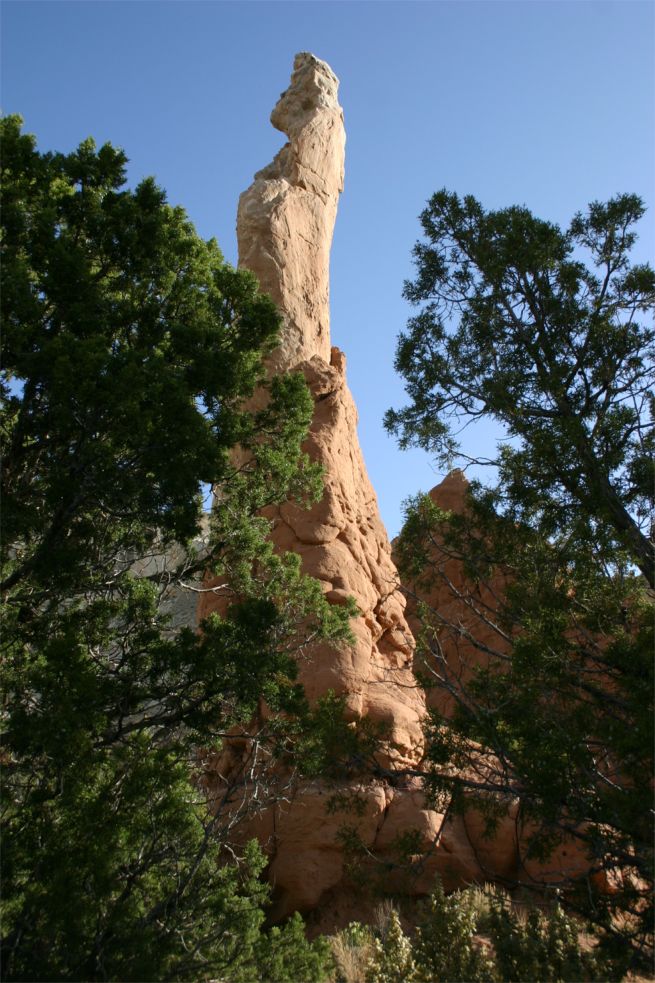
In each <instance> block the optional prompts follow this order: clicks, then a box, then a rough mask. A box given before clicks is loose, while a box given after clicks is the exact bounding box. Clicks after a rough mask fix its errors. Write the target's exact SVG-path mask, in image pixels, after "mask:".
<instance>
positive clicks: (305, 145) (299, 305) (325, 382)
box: [198, 53, 568, 929]
mask: <svg viewBox="0 0 655 983" xmlns="http://www.w3.org/2000/svg"><path fill="white" fill-rule="evenodd" d="M337 89H338V81H337V79H336V77H335V75H334V74H333V72H332V71H331V69H330V68H329V67H328V66H327V65H326V64H325V63H324V62H322V61H319V59H317V58H315V57H314V56H313V55H311V54H308V53H302V54H299V55H297V56H296V59H295V62H294V71H293V75H292V78H291V85H290V87H289V88H288V89H287V91H286V92H284V93H283V94H282V96H281V97H280V100H279V102H278V104H277V106H276V107H275V109H274V110H273V113H272V115H271V121H272V123H273V125H274V126H276V127H277V128H278V129H281V130H282V131H283V132H284V133H286V134H287V136H288V137H289V142H288V143H287V144H286V145H285V146H284V147H283V148H282V150H280V152H279V153H278V154H277V155H276V157H275V158H274V160H273V161H272V163H271V164H269V165H268V167H265V168H264V169H263V170H261V171H259V172H258V173H257V174H256V175H255V180H254V182H253V184H252V185H251V186H250V188H248V190H247V191H245V192H244V193H243V194H242V196H241V199H240V201H239V211H238V220H237V234H238V242H239V265H240V266H241V267H246V268H248V269H250V270H252V271H253V272H254V273H255V274H256V275H257V277H258V278H259V282H260V284H261V287H262V289H263V290H265V291H267V292H268V293H270V294H271V295H272V297H273V298H274V300H275V301H276V303H277V305H278V307H279V309H280V311H281V313H282V315H283V318H284V330H283V337H282V340H281V344H280V346H279V348H278V349H277V350H276V351H275V352H274V353H273V355H272V356H271V358H270V361H269V367H270V370H271V371H278V370H283V371H284V370H296V371H302V372H303V374H304V376H305V379H306V380H307V383H308V385H309V388H310V391H311V393H312V396H313V398H314V415H313V419H312V423H311V428H310V432H309V435H308V438H307V441H306V444H305V450H306V451H307V453H308V454H309V456H310V457H311V458H312V459H313V460H315V461H319V462H320V463H321V465H322V467H323V471H324V482H325V493H324V495H323V498H322V499H321V501H320V502H319V503H317V504H316V505H314V506H313V508H311V509H309V510H306V509H301V508H299V507H297V506H295V505H293V504H290V503H287V504H284V505H282V506H280V507H276V508H274V509H273V510H271V511H269V512H268V513H267V514H268V516H269V517H270V518H271V519H272V523H273V531H272V539H273V541H274V542H275V544H276V545H277V546H278V547H279V549H280V550H293V551H295V552H297V553H298V554H299V555H300V556H301V558H302V567H303V570H304V572H305V573H307V574H309V575H311V576H312V577H315V578H316V579H317V580H319V581H320V583H321V585H322V587H323V590H324V592H325V595H326V597H327V598H328V600H329V601H330V602H331V603H333V604H344V603H345V602H346V600H347V598H348V597H352V598H354V599H355V601H356V604H357V608H358V616H357V617H356V618H354V619H353V621H352V631H353V635H354V637H355V642H354V644H353V645H350V644H340V645H328V644H320V645H315V646H314V647H313V649H312V650H310V652H309V654H308V657H307V659H306V660H305V661H303V663H302V664H301V665H300V680H301V682H302V683H303V684H304V686H305V690H306V693H307V695H308V697H309V699H310V700H315V699H317V698H319V697H320V696H322V695H324V694H325V693H326V692H327V691H328V690H333V691H335V692H336V693H337V694H340V695H343V696H344V697H345V701H346V707H347V713H348V715H349V717H350V718H352V719H353V720H354V719H356V718H359V717H363V716H368V717H369V718H371V719H372V720H373V721H376V722H384V724H385V725H387V728H388V733H389V739H390V740H389V749H388V752H387V754H386V756H381V757H380V766H381V770H380V773H381V774H385V775H386V774H389V778H388V779H386V778H379V779H367V780H365V781H362V779H361V778H353V780H352V782H350V783H349V782H346V781H344V784H343V787H342V788H341V790H340V791H342V792H343V793H344V794H346V795H347V794H349V793H350V794H352V795H355V796H356V797H357V798H358V800H359V801H360V804H361V811H360V813H358V814H356V815H354V814H352V813H348V812H345V813H344V812H337V813H333V812H332V811H331V810H330V809H328V808H327V802H328V799H329V798H330V793H331V792H332V791H333V789H332V788H327V787H326V786H325V785H324V784H322V783H321V782H304V783H301V784H300V785H299V786H298V785H296V786H295V787H294V789H293V790H291V789H287V790H286V794H285V796H284V799H281V800H280V801H278V802H277V803H276V804H275V805H273V806H268V807H266V808H264V809H263V810H262V811H260V812H259V814H258V815H257V816H256V817H255V818H254V819H252V820H251V821H249V822H246V823H245V824H242V827H241V831H240V835H241V837H242V838H244V839H247V838H249V837H251V836H257V837H258V838H259V839H260V842H261V843H262V845H263V847H264V849H265V850H266V851H267V852H268V854H269V856H270V858H271V862H270V868H269V873H270V878H271V881H272V883H273V884H274V885H275V891H276V897H277V899H278V904H277V910H276V915H277V917H283V916H284V915H286V914H288V913H290V912H291V911H293V910H301V911H305V912H306V911H309V910H315V909H317V908H318V909H320V912H319V914H321V917H323V916H324V915H326V912H327V911H328V909H331V910H332V911H333V912H334V913H336V912H339V911H341V912H342V915H343V917H344V918H346V919H347V918H348V915H347V914H346V913H347V912H351V911H352V909H351V904H350V902H351V900H352V898H351V895H352V892H351V890H350V887H349V885H348V882H347V879H345V878H344V861H345V855H344V849H343V842H342V840H341V839H340V838H339V835H338V834H339V830H340V829H341V827H342V826H343V825H344V824H347V825H349V826H351V827H354V828H356V831H357V835H358V837H359V841H360V843H361V845H362V847H364V848H365V850H367V851H369V852H370V855H371V856H373V857H375V858H376V859H377V860H382V861H385V860H387V861H388V860H390V859H394V858H396V857H397V852H396V849H397V841H398V838H399V837H402V836H403V835H404V834H407V833H408V832H409V831H412V832H413V835H414V843H415V847H414V848H415V850H416V854H415V857H414V858H410V859H414V860H415V871H414V876H413V878H412V879H411V881H409V882H407V880H403V881H402V882H399V883H398V885H397V887H398V889H400V890H403V891H405V892H407V891H410V892H413V893H415V894H422V893H427V892H429V891H430V890H431V889H432V886H433V884H434V878H435V876H436V875H437V874H439V875H440V876H441V878H442V880H443V882H444V886H445V888H446V890H452V889H454V888H456V887H462V886H465V885H467V884H470V883H472V882H475V881H478V882H484V881H485V880H489V879H492V878H493V877H494V876H498V877H501V878H507V879H511V878H513V877H514V876H515V875H516V873H517V871H518V869H519V867H520V866H521V859H520V848H519V844H520V830H519V829H518V826H517V823H518V806H517V805H516V804H512V807H511V809H510V811H509V813H508V816H507V819H506V821H505V820H504V821H502V822H501V823H499V826H498V831H497V835H496V837H495V838H494V840H493V841H490V840H489V839H487V838H485V835H484V832H485V824H484V821H483V819H482V817H480V816H479V815H478V814H476V813H475V812H474V811H468V812H467V813H466V814H465V816H456V815H450V814H449V810H448V808H447V806H444V807H443V808H444V812H443V813H442V812H438V811H436V810H435V809H433V808H430V807H429V805H428V804H427V803H426V800H425V796H424V795H423V792H422V789H421V783H420V780H419V779H417V778H415V777H407V776H404V777H403V776H402V775H398V774H397V772H398V771H400V772H402V770H403V769H405V768H408V769H410V770H411V769H412V768H414V767H415V766H416V765H418V764H420V761H421V758H422V755H423V740H422V725H423V723H424V720H425V716H426V697H425V693H424V692H423V690H422V689H421V687H419V686H418V684H417V681H416V677H415V675H414V667H413V659H414V648H415V646H414V639H413V635H412V631H411V628H410V625H409V624H408V621H407V619H406V615H405V597H404V594H403V593H402V592H401V591H400V589H399V578H398V572H397V570H396V567H395V565H394V562H393V560H392V556H391V547H390V544H389V540H388V538H387V534H386V532H385V529H384V527H383V525H382V522H381V519H380V515H379V511H378V506H377V500H376V497H375V493H374V491H373V488H372V486H371V483H370V481H369V479H368V476H367V473H366V467H365V464H364V461H363V458H362V453H361V449H360V446H359V440H358V437H357V411H356V408H355V404H354V402H353V398H352V396H351V394H350V391H349V389H348V386H347V383H346V372H345V356H344V355H343V353H342V352H340V351H339V350H338V349H336V348H332V347H331V344H330V332H329V253H330V245H331V242H332V232H333V228H334V221H335V217H336V209H337V202H338V197H339V194H340V192H341V189H342V186H343V163H344V146H345V134H344V128H343V113H342V110H341V107H340V106H339V103H338V101H337ZM255 398H257V397H255ZM465 489H466V482H465V480H464V479H463V476H462V475H461V474H458V473H455V474H453V475H451V476H449V478H447V479H446V481H445V482H444V483H443V484H442V485H441V486H440V487H438V488H437V489H435V490H433V492H432V493H431V494H432V495H433V498H434V499H435V501H437V503H438V504H439V505H441V506H442V507H443V508H446V509H450V508H452V509H454V510H459V509H461V508H462V507H463V502H464V494H465ZM449 575H450V576H451V579H452V580H453V581H454V582H455V583H458V582H459V581H458V578H459V579H460V580H461V577H462V570H461V564H458V563H457V562H455V561H453V565H452V567H450V568H449ZM208 585H209V586H211V582H208ZM435 590H436V588H435ZM429 599H430V600H431V601H432V602H433V603H434V604H435V605H436V606H438V607H441V610H442V612H443V613H444V615H445V616H446V617H451V616H452V618H453V619H454V621H455V622H456V620H457V616H458V615H459V614H460V613H461V612H459V611H458V609H457V604H460V602H459V601H455V602H453V598H452V596H446V594H443V595H441V594H437V593H435V594H434V596H431V597H430V598H429ZM453 603H455V608H451V607H448V605H452V604H453ZM220 605H221V600H220V598H219V597H217V596H215V595H213V594H212V593H205V594H203V595H201V600H200V604H199V609H198V617H199V619H202V618H204V617H206V616H207V615H208V614H209V613H211V611H213V610H216V609H220ZM410 615H412V617H413V613H412V611H411V606H410ZM445 643H446V647H447V650H448V652H447V657H448V659H449V660H451V665H452V666H455V665H457V664H461V667H462V670H461V671H462V672H463V673H464V674H466V673H467V672H468V671H469V669H470V667H471V665H472V664H473V662H472V660H473V659H474V658H476V659H479V653H477V652H474V651H473V650H472V649H471V651H469V650H468V649H467V648H466V645H465V640H463V639H462V638H461V637H453V639H451V640H447V639H445ZM429 700H430V704H431V705H432V706H435V707H437V708H439V709H440V710H442V712H444V713H446V714H447V713H448V711H449V704H448V700H449V697H448V696H447V694H445V693H444V692H443V691H441V693H439V691H436V690H432V691H430V696H429ZM248 753H249V752H248V748H247V741H246V742H244V745H243V747H242V748H240V747H239V742H238V740H236V741H234V742H233V747H232V749H231V751H230V752H227V753H226V754H225V755H224V757H223V758H222V759H221V760H219V761H217V762H214V763H213V764H212V762H209V763H207V765H206V775H207V788H208V790H209V789H210V788H213V789H214V791H213V793H212V794H217V792H216V789H219V790H220V783H221V781H223V776H224V775H225V774H226V772H227V771H229V769H230V768H237V769H238V767H239V766H240V765H239V762H240V760H241V759H240V755H241V758H244V756H246V757H247V754H248ZM242 765H243V761H241V766H242ZM385 768H386V769H388V771H387V772H385V771H384V769H385ZM394 769H395V770H396V773H395V774H394ZM242 792H243V801H244V802H245V801H246V799H247V798H248V795H249V794H250V792H251V790H249V786H248V784H247V782H246V783H245V784H244V786H243V789H242ZM567 861H568V858H567ZM392 877H395V874H393V875H392ZM392 877H390V879H389V882H388V883H387V885H386V887H387V889H393V888H394V883H395V882H393V881H392ZM350 917H352V913H351V915H350ZM339 918H340V916H337V915H336V914H335V915H334V917H331V916H330V915H329V912H328V913H327V921H325V918H324V921H323V928H324V929H325V928H326V927H328V926H330V925H331V926H332V927H334V925H337V924H339Z"/></svg>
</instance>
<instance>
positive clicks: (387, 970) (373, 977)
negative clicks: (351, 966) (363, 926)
mask: <svg viewBox="0 0 655 983" xmlns="http://www.w3.org/2000/svg"><path fill="white" fill-rule="evenodd" d="M417 979H418V976H417V975H416V966H415V964H414V959H413V958H412V943H411V941H410V940H409V939H408V938H407V936H406V935H405V933H404V932H403V930H402V926H401V924H400V918H399V917H398V913H397V912H396V911H392V912H391V917H390V919H389V925H388V927H387V931H386V933H385V936H384V938H383V939H376V940H375V943H374V949H373V956H372V957H371V960H370V963H369V966H368V970H367V973H366V981H367V983H405V981H407V983H411V981H414V980H417Z"/></svg>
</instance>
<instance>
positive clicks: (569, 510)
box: [387, 191, 655, 958]
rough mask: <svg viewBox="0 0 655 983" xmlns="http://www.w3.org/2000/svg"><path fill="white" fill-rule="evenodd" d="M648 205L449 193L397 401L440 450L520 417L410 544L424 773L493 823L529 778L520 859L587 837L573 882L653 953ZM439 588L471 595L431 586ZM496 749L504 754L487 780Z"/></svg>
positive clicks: (406, 427) (420, 274)
mask: <svg viewBox="0 0 655 983" xmlns="http://www.w3.org/2000/svg"><path fill="white" fill-rule="evenodd" d="M642 214H643V206H642V204H641V202H640V201H639V199H637V198H636V197H635V196H631V195H622V196H619V197H617V198H615V199H613V200H612V201H610V202H608V203H607V204H605V205H600V204H598V203H596V204H593V205H591V206H590V208H589V210H588V212H587V214H586V215H584V216H583V215H578V216H576V217H575V218H574V220H573V221H572V223H571V225H570V227H569V229H568V230H567V231H561V230H560V229H559V228H557V227H556V226H553V225H552V224H549V223H547V222H542V221H540V220H538V219H536V218H534V217H533V216H532V215H531V214H530V212H528V211H527V210H526V209H524V208H510V209H505V210H503V211H499V212H485V211H484V210H483V209H482V207H481V206H480V205H479V203H478V202H476V201H475V200H474V199H472V198H466V199H464V200H463V201H462V200H460V199H459V198H458V197H457V196H456V195H452V194H448V193H447V192H445V191H442V192H440V193H439V194H437V195H435V196H434V197H433V198H432V199H431V201H430V203H429V206H428V208H427V209H426V211H425V212H424V214H423V216H422V224H423V228H424V231H425V234H426V242H424V243H420V244H418V245H417V247H416V249H415V257H416V260H417V278H416V280H415V282H414V283H411V284H407V285H406V291H405V292H406V296H407V297H408V298H409V299H410V300H411V301H412V302H414V303H416V304H422V305H423V306H422V308H421V311H420V313H419V314H418V315H417V316H416V317H415V318H413V319H412V320H411V321H410V324H409V331H408V333H407V334H405V335H402V336H401V338H400V342H399V346H398V355H397V367H398V369H399V371H401V372H402V374H403V375H404V376H405V379H406V380H407V388H408V392H409V395H410V397H411V400H412V402H411V405H410V406H409V407H407V408H406V409H404V410H401V411H400V412H390V413H389V415H388V418H387V423H388V425H389V426H390V427H391V428H392V429H395V430H396V432H398V433H399V435H400V439H401V443H402V444H409V443H416V444H419V445H420V446H423V447H425V448H427V449H429V450H431V451H433V452H435V453H436V454H437V456H438V458H439V460H440V461H442V463H443V462H446V461H449V460H450V459H451V457H452V455H454V454H455V453H456V452H457V446H456V443H455V440H454V437H453V431H454V430H455V428H456V427H457V428H460V427H461V426H462V425H463V424H465V423H467V422H471V421H472V420H475V419H480V418H484V419H487V420H490V421H495V423H496V424H499V425H501V426H502V427H504V429H505V433H506V438H507V439H506V442H504V443H501V445H500V446H499V448H498V454H497V456H496V457H495V459H493V461H491V462H490V463H492V464H494V465H495V468H496V471H495V474H496V479H497V480H496V483H495V485H494V486H493V487H484V486H483V485H482V484H480V483H477V482H473V483H472V484H471V486H470V489H469V493H468V497H467V501H466V503H465V510H464V511H463V512H462V513H461V514H455V513H447V512H444V511H442V510H440V509H438V508H437V507H436V506H435V504H434V503H433V502H432V501H431V499H430V498H429V497H428V496H419V497H417V498H416V499H415V500H413V501H411V502H410V503H409V504H408V508H407V518H406V523H405V526H404V529H403V532H402V534H401V537H400V540H399V543H398V556H399V559H400V567H401V571H402V573H403V574H404V575H405V577H406V578H408V579H409V580H410V581H411V582H412V583H413V585H414V589H415V592H416V594H417V597H418V599H419V601H420V599H421V598H423V599H424V601H423V602H422V603H419V608H418V610H419V614H420V616H421V618H422V621H423V634H422V638H421V639H420V647H421V649H422V652H423V656H424V660H425V680H426V682H427V683H428V684H431V685H434V686H439V687H442V688H443V689H444V690H445V691H447V693H448V694H449V699H450V700H451V701H452V702H453V703H454V710H453V711H452V713H451V712H449V713H448V716H447V718H443V717H440V716H439V715H438V714H436V713H435V714H434V715H433V719H432V723H431V726H430V728H429V732H428V759H429V761H430V774H429V776H428V779H427V783H428V787H429V789H430V791H431V793H432V794H433V796H435V797H439V796H441V797H443V796H444V795H447V796H451V795H452V796H454V798H453V803H452V807H453V808H454V809H455V810H457V809H463V808H465V806H466V805H467V804H468V805H471V804H475V805H476V806H477V807H478V808H479V809H480V810H481V811H482V812H483V814H484V815H485V816H486V818H487V820H488V830H489V832H490V833H491V832H493V828H494V826H495V824H496V823H497V822H498V820H499V818H500V817H501V816H502V814H503V812H504V811H505V807H506V805H507V803H508V802H510V801H512V800H516V799H517V798H519V799H520V801H521V814H520V817H519V822H520V823H521V826H522V829H523V830H524V841H525V842H526V844H527V858H526V859H529V858H541V859H546V858H548V857H549V856H551V855H552V853H553V850H555V849H558V848H566V849H569V850H570V849H571V848H573V849H574V852H575V851H576V850H577V852H579V854H580V856H581V857H586V863H587V870H588V876H587V877H585V878H583V879H582V880H579V881H577V882H575V881H574V879H573V880H572V879H571V878H570V877H568V876H567V874H566V871H563V873H562V875H561V878H560V887H562V888H563V889H565V890H564V894H563V895H562V900H563V902H564V903H566V904H567V905H572V906H573V907H574V908H575V909H576V910H579V911H582V912H584V913H585V915H586V916H588V917H590V918H592V919H593V920H594V922H595V923H596V924H597V925H598V926H602V927H604V929H605V930H606V931H607V932H608V933H609V936H610V937H611V936H612V935H616V936H617V937H618V938H619V939H620V940H622V944H623V945H626V944H627V945H629V946H630V947H633V949H634V951H635V952H636V954H637V955H641V957H642V958H647V957H646V956H645V953H647V951H648V947H649V945H650V943H649V941H648V940H649V938H650V932H651V926H652V885H653V850H652V844H653V825H652V819H653V813H652V787H651V778H652V774H653V753H652V752H653V745H654V739H653V712H652V693H653V659H652V653H653V621H654V619H653V595H652V590H650V589H649V585H650V586H651V587H652V585H653V555H654V554H653V543H652V540H651V539H649V536H650V535H652V533H651V531H650V530H649V523H650V521H651V519H652V514H653V507H654V505H655V501H654V494H655V492H654V487H655V486H654V485H653V480H652V458H653V450H654V449H655V448H654V441H655V431H654V428H653V397H652V393H653V389H654V388H655V386H654V383H655V375H654V365H653V353H654V348H653V339H654V335H653V330H652V328H651V327H648V326H644V325H643V324H642V323H641V322H642V320H643V317H644V315H646V314H650V313H651V312H652V309H653V305H654V301H655V274H654V273H653V271H652V269H651V268H650V267H648V266H638V267H637V266H633V267H631V266H630V264H629V251H630V248H631V246H632V245H633V243H634V238H635V235H634V232H633V231H632V227H633V225H634V223H635V222H636V221H637V220H638V219H639V218H640V217H641V215H642ZM585 258H587V259H588V262H587V263H585V262H584V261H583V260H584V259H585ZM462 456H463V457H464V458H466V455H462ZM453 569H458V570H461V571H462V572H463V574H464V581H463V582H461V581H460V580H458V582H457V584H454V583H453V581H452V579H450V578H451V575H452V570H453ZM437 587H438V588H439V590H440V591H441V592H442V594H441V596H448V595H449V596H450V598H451V599H456V602H457V603H456V607H457V615H456V616H455V617H448V616H445V615H444V607H443V606H441V607H440V608H439V609H434V608H433V607H431V606H430V604H429V603H427V600H425V599H426V598H428V597H429V596H430V594H431V592H432V591H434V590H435V589H436V588H437ZM451 610H452V608H451ZM460 657H461V659H462V662H460ZM463 667H464V668H463ZM480 747H482V748H484V749H486V750H488V751H490V752H492V755H493V757H492V756H489V758H488V759H487V765H488V767H487V766H485V768H484V769H482V772H481V773H480V772H479V778H478V779H477V780H476V777H475V771H476V769H478V771H479V750H478V749H479V748H480ZM476 762H477V763H476ZM463 774H466V775H467V777H466V778H464V777H463ZM454 776H455V777H454ZM457 776H458V777H457ZM464 792H466V795H464V794H463V793H464ZM564 866H566V865H564ZM574 866H575V865H574ZM584 866H585V864H584V862H583V863H582V864H578V874H580V873H581V869H583V868H584ZM525 876H527V875H525V873H524V872H519V874H518V877H519V879H522V878H523V877H525ZM608 881H610V882H611V883H612V890H611V892H610V893H608V892H607V891H606V890H605V888H604V887H603V883H604V882H605V883H607V882H608Z"/></svg>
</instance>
